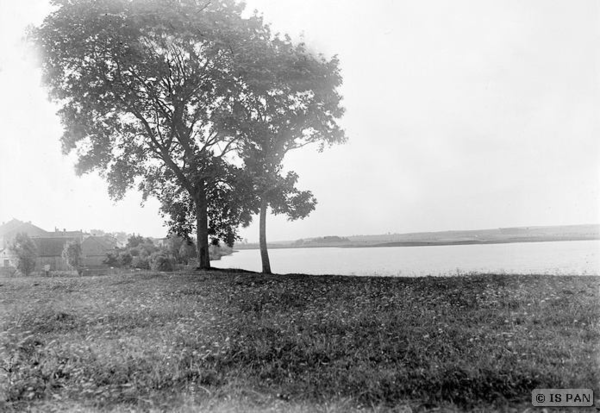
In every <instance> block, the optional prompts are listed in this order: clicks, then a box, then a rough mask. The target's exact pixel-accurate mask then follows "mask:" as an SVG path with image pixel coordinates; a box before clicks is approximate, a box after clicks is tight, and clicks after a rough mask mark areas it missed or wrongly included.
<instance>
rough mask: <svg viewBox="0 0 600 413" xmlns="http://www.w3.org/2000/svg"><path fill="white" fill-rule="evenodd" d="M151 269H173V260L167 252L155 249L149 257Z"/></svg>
mask: <svg viewBox="0 0 600 413" xmlns="http://www.w3.org/2000/svg"><path fill="white" fill-rule="evenodd" d="M150 264H151V269H152V271H167V272H168V271H173V269H174V266H173V261H172V260H171V258H169V256H168V255H167V254H165V253H164V252H162V251H157V252H155V253H154V254H152V256H151V257H150Z"/></svg>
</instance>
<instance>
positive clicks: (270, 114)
mask: <svg viewBox="0 0 600 413" xmlns="http://www.w3.org/2000/svg"><path fill="white" fill-rule="evenodd" d="M266 31H267V32H268V31H269V30H268V27H267V30H266ZM269 36H271V34H270V33H269ZM271 39H272V40H271V42H270V44H269V46H270V47H268V48H260V49H255V50H253V56H254V59H253V61H252V62H247V63H246V64H245V68H246V73H248V74H249V75H248V76H247V80H246V81H245V82H244V85H243V87H244V92H243V93H242V94H241V95H240V97H239V99H238V100H237V101H236V102H235V105H234V107H233V114H232V116H231V118H232V120H231V121H232V123H234V124H235V128H234V129H235V130H236V131H238V134H240V135H241V136H243V144H242V145H241V146H240V148H241V149H240V152H239V153H240V155H241V157H242V158H243V159H244V162H245V165H246V169H247V170H248V172H249V173H250V174H251V175H252V176H253V178H254V180H253V182H254V190H255V192H256V194H257V196H258V199H259V203H260V217H259V220H260V223H259V240H260V251H261V260H262V270H263V272H264V273H271V265H270V261H269V255H268V250H267V238H266V219H267V210H268V208H269V207H271V210H272V212H273V213H275V214H285V215H287V217H288V219H290V220H295V219H298V218H304V217H306V216H307V215H308V214H309V213H310V212H311V211H312V210H314V208H315V205H316V200H315V198H314V197H313V195H312V193H311V192H310V191H300V190H299V189H297V188H296V182H297V180H298V175H297V174H296V173H294V172H288V173H287V175H285V176H284V175H283V160H284V157H285V155H286V154H287V153H288V152H289V151H291V150H293V149H298V148H302V147H304V146H307V145H310V144H313V143H315V144H317V145H318V149H319V150H320V151H321V150H323V148H324V147H325V146H329V145H333V144H336V143H343V142H345V141H346V136H345V134H344V131H343V130H342V129H341V128H340V126H339V124H338V120H339V119H340V118H341V117H342V115H343V114H344V109H343V107H342V106H341V100H342V97H341V95H340V94H339V92H338V88H339V86H341V84H342V76H341V74H340V70H339V61H338V59H337V57H333V58H331V59H326V58H325V57H324V56H322V55H316V54H314V53H311V52H310V51H309V50H307V49H306V47H305V45H304V44H302V43H300V44H297V45H294V44H293V43H292V41H291V39H290V38H289V37H288V36H285V37H280V36H271ZM256 62H259V64H256ZM265 67H267V68H268V70H265Z"/></svg>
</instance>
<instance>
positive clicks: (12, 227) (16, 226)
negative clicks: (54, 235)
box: [0, 219, 50, 251]
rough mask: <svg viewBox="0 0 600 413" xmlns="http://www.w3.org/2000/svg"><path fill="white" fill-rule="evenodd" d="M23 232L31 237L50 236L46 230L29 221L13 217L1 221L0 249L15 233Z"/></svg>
mask: <svg viewBox="0 0 600 413" xmlns="http://www.w3.org/2000/svg"><path fill="white" fill-rule="evenodd" d="M20 232H24V233H25V234H27V235H29V236H30V237H31V238H37V237H47V236H50V235H49V233H48V232H47V231H44V230H43V229H41V228H40V227H36V226H35V225H33V224H32V223H31V222H23V221H19V220H18V219H13V220H10V221H8V222H5V223H4V222H3V223H2V225H0V251H2V250H4V249H5V248H7V247H8V244H9V243H10V242H11V241H12V240H13V239H14V237H15V235H17V234H18V233H20Z"/></svg>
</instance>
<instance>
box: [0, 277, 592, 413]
mask: <svg viewBox="0 0 600 413" xmlns="http://www.w3.org/2000/svg"><path fill="white" fill-rule="evenodd" d="M599 293H600V277H564V276H560V277H559V276H547V275H545V276H534V275H527V276H525V275H523V276H511V275H476V276H461V277H441V278H432V277H426V278H376V277H340V276H306V275H285V276H280V275H275V276H263V275H260V274H247V273H235V272H222V271H221V272H217V271H215V272H206V273H177V274H160V273H138V274H123V275H107V276H97V277H82V278H77V277H63V278H40V277H31V278H5V279H0V328H1V329H0V411H8V412H11V411H19V412H20V411H40V412H53V411H56V412H63V411H66V412H80V411H81V412H85V411H115V412H129V411H155V412H161V411H175V412H182V413H184V412H196V411H217V412H247V411H249V412H253V411H255V412H259V411H270V412H287V411H291V412H313V411H317V412H319V411H320V412H334V413H335V412H359V411H364V412H408V411H413V412H417V411H437V412H443V411H473V410H479V411H507V412H522V411H525V410H527V409H529V410H528V411H535V410H532V409H531V391H532V390H533V389H535V388H592V389H594V391H595V395H596V397H598V395H600V387H599V385H600V383H599V380H600V375H599V367H600V366H599V354H600V353H599V352H598V344H599V341H600V340H599V338H600V299H599V298H600V297H599V295H600V294H599ZM596 404H597V405H600V403H599V402H598V401H596Z"/></svg>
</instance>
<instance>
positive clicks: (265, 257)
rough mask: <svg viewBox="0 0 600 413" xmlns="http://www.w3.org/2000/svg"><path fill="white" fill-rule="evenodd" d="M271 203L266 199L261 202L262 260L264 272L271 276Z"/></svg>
mask: <svg viewBox="0 0 600 413" xmlns="http://www.w3.org/2000/svg"><path fill="white" fill-rule="evenodd" d="M268 206H269V203H268V202H267V199H266V197H263V198H262V199H261V201H260V234H259V241H260V259H261V260H262V272H263V273H264V274H271V263H270V262H269V252H268V251H267V208H268Z"/></svg>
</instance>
